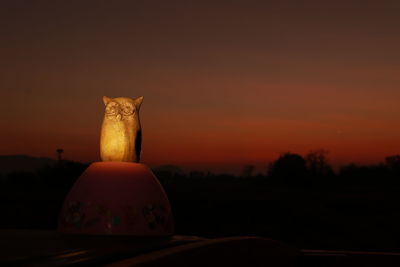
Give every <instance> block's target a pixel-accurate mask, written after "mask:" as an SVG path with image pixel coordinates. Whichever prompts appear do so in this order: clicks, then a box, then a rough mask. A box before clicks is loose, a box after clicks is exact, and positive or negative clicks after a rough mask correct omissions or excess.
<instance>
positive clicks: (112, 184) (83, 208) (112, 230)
mask: <svg viewBox="0 0 400 267" xmlns="http://www.w3.org/2000/svg"><path fill="white" fill-rule="evenodd" d="M58 231H59V232H62V233H66V234H88V235H133V236H167V235H172V234H173V231H174V230H173V218H172V213H171V207H170V205H169V201H168V198H167V195H166V194H165V192H164V190H163V188H162V186H161V184H160V183H159V182H158V180H157V178H156V177H155V176H154V174H153V173H152V171H151V170H150V169H149V168H148V167H147V166H146V165H144V164H141V163H130V162H95V163H92V164H91V165H90V166H89V167H88V168H87V169H86V170H85V172H84V173H83V174H82V175H81V177H79V179H78V180H77V181H76V183H75V184H74V185H73V187H72V189H71V191H70V192H69V193H68V195H67V197H66V199H65V201H64V206H63V208H62V210H61V214H60V217H59V223H58Z"/></svg>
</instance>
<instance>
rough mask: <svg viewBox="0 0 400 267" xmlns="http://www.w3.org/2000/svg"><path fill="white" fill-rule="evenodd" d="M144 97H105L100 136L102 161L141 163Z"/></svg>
mask: <svg viewBox="0 0 400 267" xmlns="http://www.w3.org/2000/svg"><path fill="white" fill-rule="evenodd" d="M142 101H143V96H141V97H138V98H133V99H132V98H128V97H117V98H109V97H106V96H104V97H103V102H104V105H105V106H106V110H105V113H104V119H103V125H102V127H101V136H100V157H101V160H102V161H126V162H139V161H140V152H141V146H142V129H141V126H140V120H139V109H140V106H141V104H142Z"/></svg>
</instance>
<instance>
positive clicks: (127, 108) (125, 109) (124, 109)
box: [121, 104, 135, 115]
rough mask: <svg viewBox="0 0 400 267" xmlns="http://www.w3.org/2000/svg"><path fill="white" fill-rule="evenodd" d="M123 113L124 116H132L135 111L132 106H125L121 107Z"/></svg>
mask: <svg viewBox="0 0 400 267" xmlns="http://www.w3.org/2000/svg"><path fill="white" fill-rule="evenodd" d="M121 111H122V114H124V115H132V114H133V112H134V111H135V109H134V107H133V106H132V105H131V104H125V105H122V106H121Z"/></svg>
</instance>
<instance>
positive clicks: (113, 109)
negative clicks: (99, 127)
mask: <svg viewBox="0 0 400 267" xmlns="http://www.w3.org/2000/svg"><path fill="white" fill-rule="evenodd" d="M117 113H118V104H117V103H115V102H111V103H109V104H108V105H107V106H106V114H107V115H115V114H117Z"/></svg>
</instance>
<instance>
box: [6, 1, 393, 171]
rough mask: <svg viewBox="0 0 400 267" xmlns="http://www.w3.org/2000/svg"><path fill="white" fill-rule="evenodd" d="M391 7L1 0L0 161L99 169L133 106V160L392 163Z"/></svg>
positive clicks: (210, 164) (219, 164) (221, 165)
mask: <svg viewBox="0 0 400 267" xmlns="http://www.w3.org/2000/svg"><path fill="white" fill-rule="evenodd" d="M399 14H400V1H248V0H246V1H244V0H243V1H234V0H230V1H216V0H215V1H161V0H160V1H149V0H147V1H53V0H52V1H15V0H9V1H1V3H0V34H1V36H0V38H1V40H0V47H1V50H0V58H1V60H0V69H1V72H0V75H1V77H0V90H1V98H2V104H1V106H0V108H1V110H0V119H1V121H0V123H1V124H0V127H1V131H0V140H1V146H0V154H31V155H35V156H50V157H54V154H55V152H54V151H55V149H56V148H57V147H62V148H64V149H65V157H66V158H69V159H73V160H80V161H95V160H98V159H99V156H98V154H99V152H98V150H99V149H98V142H99V130H100V126H101V120H102V117H103V110H104V107H103V104H102V101H101V97H102V96H103V95H107V96H110V97H117V96H131V97H136V96H139V95H144V96H145V99H144V102H143V106H142V110H141V118H142V123H143V131H144V143H143V161H144V162H146V163H148V164H150V165H157V164H162V163H172V164H178V165H186V166H195V167H196V168H200V166H202V167H204V168H210V169H212V170H222V169H224V170H227V168H231V167H232V168H234V166H235V165H236V166H239V167H236V168H239V169H240V168H241V166H243V164H249V163H251V164H256V165H265V164H266V163H267V162H269V161H271V160H273V159H275V158H277V157H278V156H279V154H280V153H282V152H286V151H291V152H296V153H301V154H304V153H307V152H308V151H310V150H313V149H319V148H324V149H326V150H328V151H330V153H329V158H330V159H331V162H332V163H333V164H335V165H339V164H343V163H346V162H358V163H374V162H379V161H382V160H383V159H384V157H385V156H386V155H390V154H396V153H400V124H399V121H400V105H399V104H400V52H399V51H400V34H399V33H400V16H399Z"/></svg>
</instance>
